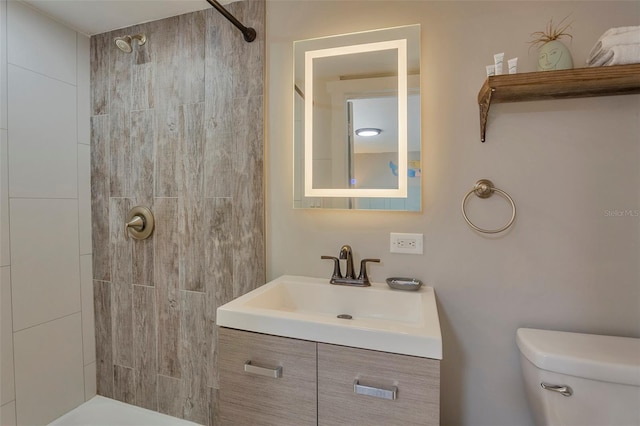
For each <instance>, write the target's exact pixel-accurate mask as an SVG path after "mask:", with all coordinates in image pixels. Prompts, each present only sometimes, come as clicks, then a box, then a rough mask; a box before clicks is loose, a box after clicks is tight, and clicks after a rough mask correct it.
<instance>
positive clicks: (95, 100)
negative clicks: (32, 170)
mask: <svg viewBox="0 0 640 426" xmlns="http://www.w3.org/2000/svg"><path fill="white" fill-rule="evenodd" d="M228 7H229V9H230V11H231V12H232V13H234V14H235V15H236V16H237V17H238V19H240V21H242V22H243V23H245V24H246V25H249V26H253V27H255V29H256V31H257V32H258V38H257V40H256V41H254V42H253V43H250V44H249V43H246V42H244V40H243V38H242V35H241V33H239V32H238V31H237V30H236V29H235V27H233V26H232V25H231V24H230V23H229V22H228V21H226V20H225V19H224V18H223V17H222V16H221V15H220V14H219V13H217V12H216V11H214V10H213V9H209V10H206V11H202V12H195V13H191V14H187V15H181V16H177V17H173V18H168V19H165V20H161V21H155V22H151V23H147V24H142V25H138V26H135V27H132V28H125V29H122V30H118V31H113V32H111V33H106V34H101V35H97V36H94V37H92V38H91V87H92V97H91V100H92V117H91V132H92V133H91V143H92V153H91V155H92V158H91V163H92V171H91V174H92V187H91V189H92V211H93V218H94V220H93V253H94V264H93V266H94V268H93V273H94V275H93V276H94V293H95V305H96V340H97V350H96V357H97V363H98V364H97V387H98V393H99V394H101V395H104V396H108V397H113V398H116V399H119V400H122V401H125V402H128V403H132V404H136V405H139V406H142V407H145V408H149V409H152V410H158V411H160V412H163V413H166V414H170V415H172V416H176V417H181V418H185V419H188V420H192V421H194V422H197V423H202V424H212V423H213V422H214V416H215V408H214V407H215V401H216V397H217V394H216V389H217V388H218V374H217V368H216V359H217V357H216V354H217V348H216V332H215V309H216V307H217V306H219V305H221V304H223V303H225V302H227V301H229V300H231V299H232V298H233V297H237V296H239V295H241V294H244V293H245V292H247V291H249V290H251V289H253V288H254V287H256V286H258V285H260V284H263V283H264V281H265V272H264V206H263V204H264V201H263V139H264V138H263V68H264V66H263V63H264V62H263V61H264V14H265V10H264V2H263V1H245V2H238V3H233V4H230V5H229V6H228ZM138 32H143V33H145V34H146V35H147V38H148V41H147V43H146V44H145V45H144V46H141V47H135V49H134V52H133V53H131V54H126V53H123V52H121V51H120V50H118V49H117V48H116V47H115V45H114V43H113V38H114V37H116V36H120V35H124V34H135V33H138ZM138 204H140V205H145V206H148V207H150V209H151V210H152V211H153V213H154V214H155V219H156V230H155V233H154V234H153V236H152V237H151V238H150V239H148V240H144V241H136V240H131V239H130V240H126V239H125V238H124V232H123V224H124V219H125V215H126V213H127V211H128V210H129V209H130V208H131V207H133V206H135V205H138Z"/></svg>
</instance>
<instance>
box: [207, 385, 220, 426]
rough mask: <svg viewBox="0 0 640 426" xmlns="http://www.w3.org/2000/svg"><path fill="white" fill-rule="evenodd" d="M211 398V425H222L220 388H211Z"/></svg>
mask: <svg viewBox="0 0 640 426" xmlns="http://www.w3.org/2000/svg"><path fill="white" fill-rule="evenodd" d="M209 391H210V393H211V397H210V398H211V399H210V400H209V426H218V425H220V424H221V423H220V397H219V395H218V389H216V388H209Z"/></svg>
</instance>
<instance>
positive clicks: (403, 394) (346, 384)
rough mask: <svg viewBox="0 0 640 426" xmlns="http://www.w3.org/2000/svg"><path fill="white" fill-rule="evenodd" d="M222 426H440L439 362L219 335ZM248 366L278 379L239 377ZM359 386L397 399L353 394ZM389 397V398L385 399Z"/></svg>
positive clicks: (285, 340)
mask: <svg viewBox="0 0 640 426" xmlns="http://www.w3.org/2000/svg"><path fill="white" fill-rule="evenodd" d="M219 348H220V350H219V353H220V355H219V367H220V368H219V369H220V419H221V423H222V424H223V425H225V426H226V425H274V426H275V425H278V426H282V425H322V426H345V425H350V426H356V425H367V426H369V425H416V426H417V425H428V426H431V425H438V424H439V422H440V362H439V361H438V360H433V359H428V358H420V357H414V356H407V355H399V354H392V353H386V352H379V351H372V350H367V349H358V348H350V347H346V346H338V345H330V344H325V343H316V342H309V341H305V340H298V339H290V338H286V337H276V336H270V335H266V334H259V333H252V332H248V331H240V330H234V329H229V328H220V330H219ZM247 361H251V363H252V364H255V365H261V366H264V367H267V368H275V367H278V366H281V367H282V377H280V378H273V377H262V376H255V375H252V374H247V373H245V372H244V365H245V363H246V362H247ZM356 380H357V383H358V384H359V385H361V386H365V387H372V388H377V389H388V390H391V389H393V388H394V387H395V389H396V399H394V400H393V399H384V398H380V397H373V396H369V395H360V394H356V393H355V391H354V381H356ZM383 393H385V395H379V396H387V397H388V396H389V395H388V392H386V391H384V392H383Z"/></svg>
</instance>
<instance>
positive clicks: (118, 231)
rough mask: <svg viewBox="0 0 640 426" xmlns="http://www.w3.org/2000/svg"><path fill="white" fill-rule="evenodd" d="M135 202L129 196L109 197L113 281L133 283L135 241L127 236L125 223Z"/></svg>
mask: <svg viewBox="0 0 640 426" xmlns="http://www.w3.org/2000/svg"><path fill="white" fill-rule="evenodd" d="M132 207H133V202H132V200H131V199H129V198H110V199H109V246H110V249H109V250H110V254H111V281H112V282H118V283H126V284H131V282H132V280H133V272H132V264H133V262H132V256H133V247H132V245H133V241H132V239H131V238H129V239H127V238H126V237H125V232H124V225H125V222H126V220H127V215H128V213H129V210H130V209H131V208H132Z"/></svg>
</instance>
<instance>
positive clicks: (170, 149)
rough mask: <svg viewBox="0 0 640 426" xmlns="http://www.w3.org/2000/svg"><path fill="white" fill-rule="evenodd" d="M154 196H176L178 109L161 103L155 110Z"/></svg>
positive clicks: (178, 134)
mask: <svg viewBox="0 0 640 426" xmlns="http://www.w3.org/2000/svg"><path fill="white" fill-rule="evenodd" d="M155 112H156V129H155V130H156V131H155V135H156V137H155V150H154V152H155V165H156V166H155V176H154V181H155V196H156V197H177V196H178V178H177V173H178V163H179V156H178V155H176V153H178V152H179V149H180V121H179V119H178V107H175V106H171V105H167V104H166V103H162V104H160V105H159V106H157V107H156V109H155Z"/></svg>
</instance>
